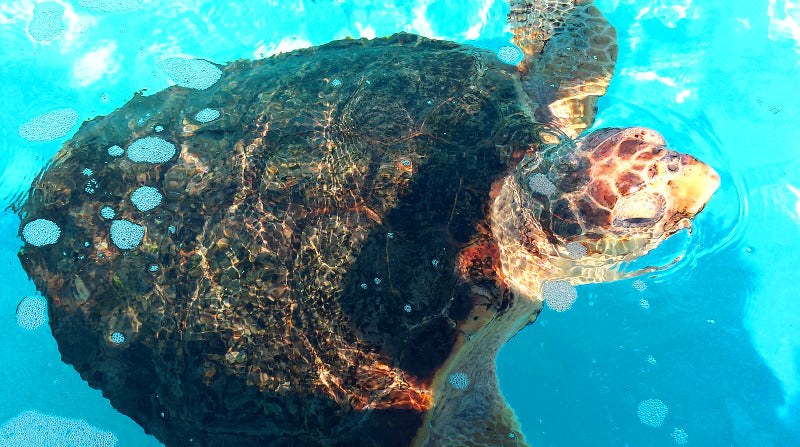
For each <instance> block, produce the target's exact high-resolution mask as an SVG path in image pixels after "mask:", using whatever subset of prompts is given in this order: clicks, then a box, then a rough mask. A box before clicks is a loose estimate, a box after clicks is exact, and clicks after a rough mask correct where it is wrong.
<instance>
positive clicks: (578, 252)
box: [567, 242, 588, 259]
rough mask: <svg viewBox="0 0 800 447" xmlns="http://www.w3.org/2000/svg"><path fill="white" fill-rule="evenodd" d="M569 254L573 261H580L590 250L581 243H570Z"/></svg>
mask: <svg viewBox="0 0 800 447" xmlns="http://www.w3.org/2000/svg"><path fill="white" fill-rule="evenodd" d="M567 252H568V253H569V256H570V257H571V258H572V259H580V258H582V257H584V256H586V254H587V253H588V250H587V249H586V246H584V245H583V244H581V243H580V242H570V243H569V244H567Z"/></svg>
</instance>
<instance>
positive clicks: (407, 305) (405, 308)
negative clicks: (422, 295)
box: [403, 304, 411, 313]
mask: <svg viewBox="0 0 800 447" xmlns="http://www.w3.org/2000/svg"><path fill="white" fill-rule="evenodd" d="M403 310H404V311H406V312H408V313H410V312H411V305H410V304H406V305H405V306H403Z"/></svg>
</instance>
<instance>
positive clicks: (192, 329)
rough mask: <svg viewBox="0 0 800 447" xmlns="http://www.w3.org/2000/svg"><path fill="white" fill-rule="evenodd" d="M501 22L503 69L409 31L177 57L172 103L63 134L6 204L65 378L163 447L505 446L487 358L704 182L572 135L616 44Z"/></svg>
mask: <svg viewBox="0 0 800 447" xmlns="http://www.w3.org/2000/svg"><path fill="white" fill-rule="evenodd" d="M511 3H512V5H511V14H510V15H509V20H510V23H511V25H512V29H513V30H514V33H515V36H516V37H515V39H516V40H515V41H516V43H517V44H518V46H519V48H521V49H522V52H523V53H524V58H523V60H522V61H521V62H519V63H518V64H517V65H510V64H506V63H504V62H502V61H500V60H498V58H497V57H496V55H495V53H494V52H492V51H488V50H484V49H480V48H475V47H470V46H466V45H460V44H457V43H452V42H445V41H437V40H431V39H427V38H423V37H419V36H415V35H411V34H396V35H393V36H391V37H387V38H380V39H373V40H365V39H360V40H352V39H349V40H342V41H336V42H332V43H329V44H326V45H323V46H320V47H315V48H310V49H303V50H298V51H294V52H291V53H287V54H281V55H278V56H275V57H271V58H268V59H264V60H256V61H245V60H240V61H236V62H232V63H229V64H227V65H225V66H216V65H213V64H210V63H209V62H206V61H191V63H186V64H184V65H180V63H181V61H174V60H173V61H171V62H170V64H173V66H172V68H170V70H172V72H173V74H174V73H178V75H175V76H176V77H177V79H176V81H177V82H178V83H179V84H183V85H189V87H183V86H180V85H179V86H173V87H170V88H167V89H166V90H164V91H161V92H159V93H156V94H154V95H152V96H142V95H135V96H134V98H133V99H131V100H130V101H129V102H128V103H127V104H125V105H124V106H123V107H121V108H120V109H118V110H116V111H114V112H113V113H111V114H109V115H107V116H103V117H98V118H95V119H93V120H90V121H87V122H85V123H84V124H83V125H82V126H81V128H80V130H79V131H78V132H77V134H76V135H75V136H74V137H73V138H72V139H71V140H69V141H68V142H67V143H66V144H65V145H64V147H63V148H62V150H61V151H60V152H59V153H58V154H57V155H56V156H55V159H54V160H53V161H52V163H51V164H50V165H49V166H48V167H47V169H46V170H45V171H44V172H43V173H42V174H41V175H40V176H39V178H37V180H36V181H35V182H34V185H33V187H32V189H31V191H30V194H29V196H28V198H27V200H26V202H25V203H24V205H23V206H22V207H21V210H20V217H21V233H20V234H21V236H22V237H23V239H24V241H25V246H24V247H23V248H22V249H21V251H20V254H19V258H20V260H21V261H22V265H23V266H24V268H25V269H26V271H27V272H28V274H29V275H30V276H31V277H32V278H33V280H34V282H35V283H36V285H37V287H38V288H39V290H41V292H42V294H43V295H44V296H45V297H46V298H47V300H48V302H49V316H50V326H51V328H52V331H53V335H54V337H55V339H56V340H57V342H58V346H59V350H60V352H61V354H62V357H63V360H64V361H66V362H68V363H71V364H72V365H74V367H75V368H76V369H77V370H78V371H79V372H80V374H81V376H82V377H83V378H84V379H85V380H86V381H88V382H89V384H90V385H91V386H93V387H96V388H99V389H101V390H103V394H104V396H106V397H107V398H109V399H110V401H111V403H112V405H113V406H114V407H115V408H117V409H118V410H119V411H121V412H122V413H124V414H127V415H129V416H130V417H131V418H133V419H134V420H136V421H137V422H138V423H139V424H141V425H142V426H143V427H144V428H145V429H146V431H147V432H149V433H152V434H153V435H155V436H156V437H157V438H158V439H159V440H161V441H162V442H164V443H165V444H166V445H169V446H184V445H185V446H189V445H195V446H227V445H235V446H242V445H259V446H262V445H276V446H283V445H287V446H288V445H297V446H317V445H320V446H321V445H326V446H328V445H347V446H361V445H375V446H393V445H402V446H405V445H430V446H439V445H464V446H467V445H492V446H500V445H525V440H524V437H523V435H522V433H521V432H520V427H519V425H518V423H517V422H516V419H515V417H514V415H513V412H512V411H511V410H510V409H509V408H508V406H507V405H506V404H505V402H504V400H503V397H502V395H501V394H500V392H499V390H498V385H497V378H496V376H495V366H494V365H495V363H494V362H495V356H496V354H497V351H498V349H499V348H500V347H501V346H502V345H503V343H505V342H506V341H507V340H508V339H509V338H510V337H511V336H513V335H514V334H515V333H516V332H517V331H519V330H520V329H521V328H522V327H523V326H525V325H526V324H529V323H531V322H533V321H534V320H535V319H536V316H537V315H538V314H539V312H540V311H541V310H542V307H543V299H545V298H546V299H547V300H549V301H548V302H549V303H550V305H551V307H554V308H556V309H559V310H563V308H566V307H568V306H569V304H570V303H571V301H572V300H573V299H574V289H573V286H575V285H578V284H584V283H591V282H599V281H612V280H616V279H619V278H622V277H626V276H632V275H634V274H636V273H640V272H634V273H631V274H628V275H626V274H624V273H620V272H619V271H618V269H617V268H616V267H618V266H619V265H620V263H622V262H625V261H629V260H631V259H634V258H636V257H638V256H640V255H642V254H644V253H646V252H648V251H649V250H651V249H652V248H654V247H655V246H656V245H658V244H659V243H660V242H661V241H663V240H664V239H666V238H667V237H669V236H670V235H672V234H674V233H675V232H677V231H678V230H680V229H682V228H686V227H688V226H689V221H690V219H692V217H694V215H695V214H696V213H698V212H699V211H700V210H701V209H702V208H703V207H704V205H705V203H706V202H707V201H708V200H709V198H710V197H711V194H712V193H713V192H714V190H715V189H716V187H717V185H718V183H719V177H718V176H717V175H716V173H714V171H713V170H712V169H711V168H710V167H708V166H706V165H705V164H703V163H701V162H699V161H698V160H696V159H694V158H692V157H691V156H689V155H686V154H680V153H677V152H674V151H672V150H670V149H668V148H666V147H665V142H664V140H663V139H662V138H661V136H660V135H659V134H658V133H656V132H655V131H652V130H648V129H644V128H638V127H634V128H627V129H617V128H614V129H601V130H597V131H594V132H591V133H588V134H587V135H584V136H582V137H580V138H577V139H573V138H572V137H576V136H577V135H578V134H579V133H580V132H582V131H583V130H584V129H586V128H587V127H588V126H589V125H590V124H591V122H592V120H593V116H594V110H595V103H596V99H597V97H598V96H600V95H602V94H603V93H604V91H605V88H606V86H607V85H608V81H609V79H610V76H611V74H612V72H613V65H614V60H615V57H616V43H615V34H614V30H613V28H612V27H611V26H610V25H609V24H608V22H606V21H605V19H604V18H603V16H602V14H601V13H600V12H599V11H598V10H597V9H596V8H595V7H594V6H593V5H592V4H591V2H587V1H581V0H575V1H565V0H558V1H539V0H536V1H532V2H530V3H526V2H524V1H522V2H521V1H518V0H514V1H512V2H511ZM511 50H512V51H513V48H511ZM184 62H185V61H184ZM176 64H177V65H176ZM175 67H178V68H177V69H176V68H175ZM180 67H183V68H180ZM187 67H188V68H187ZM198 73H203V74H204V75H209V74H210V75H211V76H212V79H211V81H210V82H208V83H205V81H207V78H203V79H199V80H198V79H196V77H197V76H198ZM217 77H218V78H219V79H218V80H217V79H216V78H217ZM195 81H197V82H195ZM192 87H194V88H192ZM123 148H125V149H123ZM647 271H649V270H647Z"/></svg>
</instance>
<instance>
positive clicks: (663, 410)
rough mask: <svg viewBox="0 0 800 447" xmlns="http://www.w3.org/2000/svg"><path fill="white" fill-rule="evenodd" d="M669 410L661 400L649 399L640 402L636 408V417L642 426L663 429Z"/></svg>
mask: <svg viewBox="0 0 800 447" xmlns="http://www.w3.org/2000/svg"><path fill="white" fill-rule="evenodd" d="M667 413H669V408H668V407H667V405H666V404H665V403H664V402H662V401H661V400H660V399H647V400H644V401H642V402H639V406H638V407H637V408H636V415H637V416H638V417H639V420H640V421H642V424H644V425H649V426H651V427H653V428H657V427H661V424H663V423H664V419H666V418H667Z"/></svg>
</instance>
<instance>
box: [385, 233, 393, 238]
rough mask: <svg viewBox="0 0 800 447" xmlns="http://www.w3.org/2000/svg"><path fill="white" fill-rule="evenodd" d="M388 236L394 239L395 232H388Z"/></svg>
mask: <svg viewBox="0 0 800 447" xmlns="http://www.w3.org/2000/svg"><path fill="white" fill-rule="evenodd" d="M386 237H388V238H389V239H394V233H386Z"/></svg>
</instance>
